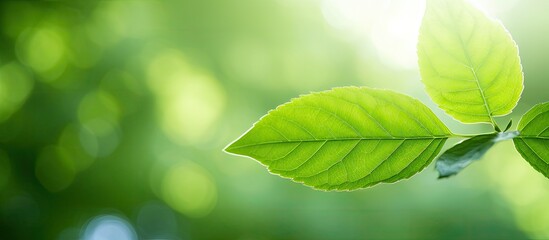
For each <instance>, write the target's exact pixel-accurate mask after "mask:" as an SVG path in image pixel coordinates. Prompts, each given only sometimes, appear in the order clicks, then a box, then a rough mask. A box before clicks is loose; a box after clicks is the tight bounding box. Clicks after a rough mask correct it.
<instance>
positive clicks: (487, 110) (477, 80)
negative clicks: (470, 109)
mask: <svg viewBox="0 0 549 240" xmlns="http://www.w3.org/2000/svg"><path fill="white" fill-rule="evenodd" d="M446 4H448V3H446ZM448 7H450V6H448ZM450 14H451V15H452V17H453V18H454V19H456V16H454V15H453V14H452V13H450ZM476 21H477V19H476V18H475V22H476ZM453 23H454V28H453V30H454V33H455V34H456V35H457V37H458V38H459V43H460V45H461V48H462V49H463V53H464V55H465V58H466V59H467V63H468V64H469V66H468V67H469V69H470V70H471V73H473V77H474V78H475V83H476V84H477V88H478V91H479V92H480V96H481V98H482V102H483V103H484V108H485V109H486V114H488V117H489V118H490V122H491V123H492V124H494V125H495V121H494V118H493V116H492V111H491V110H490V106H489V105H488V102H487V99H486V96H485V95H484V91H483V90H482V87H481V86H480V80H479V78H478V76H477V72H476V70H475V66H474V65H473V61H471V56H470V55H469V51H467V48H466V47H465V43H464V42H463V38H462V37H461V34H460V33H459V30H458V28H457V24H456V23H455V21H453ZM471 34H473V33H471Z"/></svg>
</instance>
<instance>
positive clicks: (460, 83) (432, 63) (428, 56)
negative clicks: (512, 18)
mask: <svg viewBox="0 0 549 240" xmlns="http://www.w3.org/2000/svg"><path fill="white" fill-rule="evenodd" d="M418 59H419V69H420V72H421V78H422V81H423V83H424V84H425V86H426V90H427V93H428V94H429V95H430V96H431V98H432V99H433V101H434V102H435V103H436V104H438V106H439V107H440V108H442V109H443V110H444V111H445V112H446V113H448V114H449V115H451V116H452V117H454V118H455V119H457V120H459V121H461V122H464V123H478V122H487V123H492V124H493V125H494V126H496V124H495V121H494V119H493V117H494V116H503V115H506V114H509V113H510V112H511V111H512V110H513V108H514V107H515V105H516V104H517V102H518V100H519V98H520V95H521V93H522V89H523V74H522V66H521V64H520V58H519V55H518V48H517V45H516V44H515V42H514V41H513V39H512V38H511V35H510V34H509V32H507V30H506V29H505V28H504V27H503V25H502V24H501V23H500V22H498V21H496V20H493V19H490V18H488V17H487V16H486V15H484V13H482V12H481V11H479V10H478V9H475V8H474V7H473V6H471V5H470V4H469V3H467V2H465V1H463V0H428V1H427V9H426V11H425V16H424V18H423V22H422V25H421V29H420V36H419V43H418Z"/></svg>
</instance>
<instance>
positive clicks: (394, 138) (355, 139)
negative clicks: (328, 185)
mask: <svg viewBox="0 0 549 240" xmlns="http://www.w3.org/2000/svg"><path fill="white" fill-rule="evenodd" d="M451 136H452V135H441V136H425V137H364V138H361V137H357V138H334V139H302V140H299V139H298V140H287V141H269V142H261V143H254V144H246V145H241V146H236V147H231V148H227V150H229V151H230V150H234V149H240V148H246V147H255V146H262V145H269V144H281V143H303V142H340V141H368V140H379V141H383V140H432V139H446V138H449V137H451Z"/></svg>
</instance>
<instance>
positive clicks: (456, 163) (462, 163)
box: [435, 131, 518, 178]
mask: <svg viewBox="0 0 549 240" xmlns="http://www.w3.org/2000/svg"><path fill="white" fill-rule="evenodd" d="M517 135H518V132H516V131H514V132H503V133H493V134H484V135H479V136H475V137H472V138H469V139H467V140H465V141H462V142H460V143H458V144H456V145H455V146H453V147H452V148H450V149H448V150H446V152H444V153H443V154H442V155H440V157H439V158H438V159H437V162H436V164H435V167H436V169H437V171H438V173H439V175H440V176H439V178H445V177H449V176H452V175H455V174H457V173H458V172H459V171H461V170H462V169H464V168H465V167H467V166H469V164H471V163H472V162H473V161H476V160H479V159H480V158H482V156H484V154H485V153H486V152H487V151H488V150H489V149H490V148H491V147H492V146H494V144H496V143H497V142H500V141H504V140H509V139H512V138H514V137H516V136H517Z"/></svg>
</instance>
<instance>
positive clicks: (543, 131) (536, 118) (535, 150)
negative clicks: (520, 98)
mask: <svg viewBox="0 0 549 240" xmlns="http://www.w3.org/2000/svg"><path fill="white" fill-rule="evenodd" d="M518 130H519V131H520V135H519V136H518V137H517V138H515V139H513V141H514V142H515V148H516V149H517V151H518V152H519V153H520V155H522V157H523V158H524V159H526V161H528V162H529V163H530V165H532V167H534V168H535V169H536V170H537V171H538V172H540V173H542V174H543V175H545V177H547V178H549V102H545V103H540V104H538V105H536V106H534V107H533V108H532V109H530V111H528V112H527V113H526V114H524V116H522V118H521V119H520V122H519V124H518Z"/></svg>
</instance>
